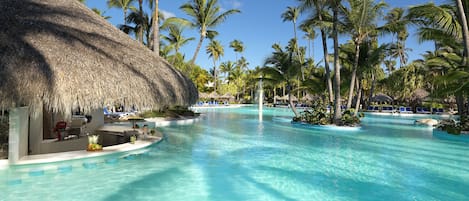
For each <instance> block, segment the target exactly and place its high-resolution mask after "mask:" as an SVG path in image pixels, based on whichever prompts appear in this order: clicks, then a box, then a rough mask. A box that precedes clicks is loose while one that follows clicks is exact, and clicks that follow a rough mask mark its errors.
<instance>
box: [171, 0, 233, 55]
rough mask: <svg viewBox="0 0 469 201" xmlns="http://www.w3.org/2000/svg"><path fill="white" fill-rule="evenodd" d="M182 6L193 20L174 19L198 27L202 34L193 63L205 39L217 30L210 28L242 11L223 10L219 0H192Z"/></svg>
mask: <svg viewBox="0 0 469 201" xmlns="http://www.w3.org/2000/svg"><path fill="white" fill-rule="evenodd" d="M180 8H181V9H182V10H183V11H184V12H185V13H186V14H187V15H189V16H190V17H192V21H189V20H187V19H182V18H173V19H172V20H175V21H179V22H180V23H183V24H188V25H190V26H191V27H193V28H197V29H198V30H199V34H200V38H199V42H198V44H197V47H196V49H195V52H194V56H193V57H192V59H191V64H194V63H195V60H196V59H197V55H198V53H199V50H200V48H201V46H202V43H203V41H204V39H205V38H206V37H208V35H209V34H211V33H210V32H215V31H213V30H209V29H210V28H214V27H216V26H217V25H220V24H221V23H223V22H224V21H225V20H226V18H227V17H228V16H229V15H231V14H235V13H239V12H240V11H239V10H237V9H230V10H227V11H224V12H222V9H221V8H220V6H219V5H218V0H191V1H190V2H189V3H186V4H183V5H182V6H181V7H180Z"/></svg>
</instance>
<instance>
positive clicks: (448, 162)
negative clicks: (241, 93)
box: [0, 107, 469, 201]
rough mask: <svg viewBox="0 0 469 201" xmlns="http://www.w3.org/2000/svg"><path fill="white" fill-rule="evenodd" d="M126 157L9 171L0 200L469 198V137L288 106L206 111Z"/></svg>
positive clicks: (1, 173) (2, 178)
mask: <svg viewBox="0 0 469 201" xmlns="http://www.w3.org/2000/svg"><path fill="white" fill-rule="evenodd" d="M200 112H203V113H204V114H203V115H202V119H201V120H200V121H198V122H196V123H195V124H192V125H185V126H170V127H164V128H161V130H162V131H163V132H164V133H165V134H166V139H165V140H164V141H162V142H161V143H159V144H156V145H154V146H151V147H150V148H149V149H146V150H140V152H138V153H128V154H126V155H122V154H116V155H113V156H107V157H103V158H92V159H87V160H77V161H66V162H62V163H56V164H47V165H40V166H23V167H16V168H10V169H8V170H0V195H1V196H0V200H109V201H110V200H112V201H117V200H171V201H179V200H468V199H469V190H468V189H469V141H466V138H467V137H452V136H449V137H448V136H447V135H445V134H442V133H438V132H433V131H432V130H431V129H428V128H426V127H418V126H414V125H413V124H411V122H412V121H413V118H414V117H405V118H402V117H393V116H373V115H369V116H368V117H366V118H365V119H364V121H363V127H362V128H361V129H360V130H358V131H347V132H341V131H336V130H334V131H330V130H324V129H317V128H311V127H308V126H302V125H292V124H291V123H290V120H291V112H290V111H289V110H288V109H274V108H265V109H264V112H263V118H262V121H260V119H259V115H258V113H257V110H256V109H255V108H254V107H243V108H237V109H206V110H203V111H202V110H200Z"/></svg>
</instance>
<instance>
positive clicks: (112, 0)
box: [107, 0, 135, 25]
mask: <svg viewBox="0 0 469 201" xmlns="http://www.w3.org/2000/svg"><path fill="white" fill-rule="evenodd" d="M134 2H135V0H107V6H108V7H109V8H120V9H122V11H123V12H124V25H125V24H126V23H127V22H126V21H127V11H128V10H129V9H130V6H131V5H132V4H133V3H134Z"/></svg>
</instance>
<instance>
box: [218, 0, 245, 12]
mask: <svg viewBox="0 0 469 201" xmlns="http://www.w3.org/2000/svg"><path fill="white" fill-rule="evenodd" d="M221 3H222V6H223V7H227V8H228V9H225V8H223V7H222V8H221V11H222V12H225V11H227V10H229V9H239V8H240V7H241V6H242V5H243V4H242V3H241V2H240V1H239V0H223V1H221Z"/></svg>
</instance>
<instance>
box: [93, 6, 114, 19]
mask: <svg viewBox="0 0 469 201" xmlns="http://www.w3.org/2000/svg"><path fill="white" fill-rule="evenodd" d="M91 10H92V11H93V12H94V13H96V14H98V15H99V16H101V17H103V18H104V19H106V20H108V19H111V16H108V15H104V14H105V13H106V12H105V11H101V10H99V9H98V8H92V9H91Z"/></svg>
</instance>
